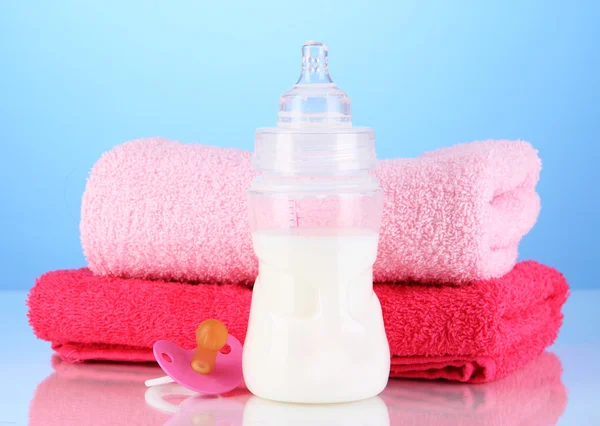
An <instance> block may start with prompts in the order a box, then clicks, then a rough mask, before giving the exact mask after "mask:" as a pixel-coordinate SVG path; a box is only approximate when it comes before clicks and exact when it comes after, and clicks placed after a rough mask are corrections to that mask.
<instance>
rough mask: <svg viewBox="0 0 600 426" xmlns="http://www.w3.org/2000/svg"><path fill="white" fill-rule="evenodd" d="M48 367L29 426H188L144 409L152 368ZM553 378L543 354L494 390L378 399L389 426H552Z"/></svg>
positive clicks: (398, 388) (400, 392)
mask: <svg viewBox="0 0 600 426" xmlns="http://www.w3.org/2000/svg"><path fill="white" fill-rule="evenodd" d="M53 364H54V365H53V367H54V370H55V372H54V373H53V374H52V375H50V376H49V377H48V378H46V379H45V380H44V381H43V382H42V383H40V384H39V385H38V387H37V390H36V392H35V396H34V398H33V400H32V402H31V406H30V410H29V419H30V422H29V424H30V425H31V426H41V425H45V426H65V425H77V426H85V425H94V426H103V425H140V424H143V425H145V426H153V425H157V426H158V425H164V424H167V422H168V421H171V422H172V423H169V424H192V422H185V423H183V422H174V421H173V420H174V418H175V416H178V414H179V413H178V414H174V415H172V414H171V413H169V412H163V411H158V410H156V409H154V408H152V407H150V406H149V405H148V404H146V402H145V401H144V397H143V396H142V395H144V392H145V391H147V388H146V387H145V386H144V380H147V379H149V378H154V377H157V376H159V375H160V369H159V368H158V367H148V366H146V365H140V366H137V367H133V366H131V365H118V364H117V365H108V364H100V363H94V364H76V365H73V364H67V363H64V362H60V361H55V362H54V363H53ZM561 374H562V367H561V365H560V361H559V360H558V358H557V357H556V356H555V355H554V354H552V353H548V352H546V353H543V354H542V355H541V356H539V357H538V358H536V359H535V360H533V361H532V362H530V363H529V364H528V365H527V366H526V367H524V368H522V369H520V370H519V371H518V372H516V373H515V374H512V375H511V376H510V377H506V378H504V379H502V380H498V381H496V382H494V383H489V384H484V385H464V384H454V383H441V382H440V383H423V382H421V381H411V380H402V381H400V380H396V381H392V382H390V383H389V385H388V387H387V388H386V389H385V390H384V391H383V393H382V394H381V395H380V397H381V399H382V400H383V401H385V404H386V405H387V411H388V415H389V424H390V425H419V426H427V425H432V426H433V425H435V426H441V425H442V426H443V425H495V426H500V425H511V426H512V425H525V424H527V425H530V424H535V425H553V424H555V423H556V422H557V421H558V419H559V417H560V416H561V415H562V413H563V411H564V409H565V406H566V402H567V393H566V389H565V387H564V385H563V383H562V381H561ZM251 398H252V397H251V395H250V394H249V393H248V391H244V390H241V391H239V392H236V393H232V394H230V395H227V396H226V397H224V398H217V399H215V398H211V399H199V398H198V397H196V398H194V399H195V401H194V404H195V405H193V406H194V407H197V410H196V414H201V416H197V418H199V419H200V420H202V419H206V418H209V419H211V420H219V419H220V416H219V415H220V414H223V412H222V411H221V410H222V407H223V406H224V404H223V402H227V405H226V407H227V410H226V411H225V413H226V416H225V417H227V418H231V417H233V416H235V417H237V418H240V419H241V418H243V416H244V414H245V410H246V407H247V406H248V405H247V401H248V400H249V399H251ZM167 399H169V398H167ZM74 402H76V403H74ZM178 402H179V399H175V398H174V397H173V400H172V402H171V404H173V405H172V406H171V407H173V411H175V409H174V405H175V404H177V403H178ZM267 407H268V406H266V407H265V408H267ZM350 407H351V406H350ZM309 409H310V408H309ZM335 409H336V408H332V410H335ZM285 413H288V414H287V417H286V416H285V415H282V411H280V410H277V409H275V410H271V412H270V411H269V410H266V409H265V410H263V411H262V414H263V415H265V416H267V415H270V416H273V417H274V416H276V415H277V414H279V415H280V416H281V417H279V419H281V420H282V423H284V422H285V421H286V420H291V419H290V417H289V416H290V414H289V411H286V412H285ZM291 415H292V416H294V415H297V412H292V414H291ZM172 416H173V417H172ZM186 420H188V421H189V420H190V419H189V418H188V419H186ZM194 424H196V423H194ZM202 424H204V423H202ZM207 424H208V423H207ZM211 424H212V423H211ZM216 424H222V423H216ZM227 424H229V423H227ZM240 424H241V423H240ZM286 424H287V423H286ZM296 424H297V423H296ZM321 424H324V422H322V423H321ZM357 424H358V423H357ZM367 424H372V423H367Z"/></svg>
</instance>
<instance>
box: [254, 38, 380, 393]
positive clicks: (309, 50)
mask: <svg viewBox="0 0 600 426" xmlns="http://www.w3.org/2000/svg"><path fill="white" fill-rule="evenodd" d="M327 54H328V50H327V46H326V45H325V44H323V43H318V42H312V41H311V42H307V43H306V44H305V45H304V46H303V47H302V73H301V75H300V78H299V80H298V82H297V83H296V84H294V86H293V87H292V88H291V89H289V90H288V91H287V92H285V93H284V94H283V95H282V96H281V98H280V100H279V117H278V123H277V126H276V127H275V128H264V129H258V130H257V131H256V141H255V148H254V156H253V166H254V168H255V169H256V170H257V171H259V172H260V173H259V175H258V177H256V178H255V179H254V181H253V182H252V186H251V188H250V191H249V210H250V211H249V213H250V223H251V228H252V240H253V245H254V251H255V253H256V256H257V257H258V262H259V275H258V277H257V279H256V283H255V285H254V292H253V296H252V307H251V310H250V320H249V324H248V332H247V335H246V340H245V343H244V349H243V371H244V379H245V382H246V385H247V386H248V389H249V390H250V391H251V392H252V393H254V394H255V395H257V396H260V397H263V398H267V399H272V400H277V401H284V402H297V403H332V402H345V401H354V400H359V399H364V398H369V397H372V396H374V395H377V394H378V393H379V392H381V391H382V390H383V389H384V387H385V386H386V383H387V378H388V375H389V370H390V353H389V347H388V342H387V339H386V335H385V330H384V326H383V317H382V314H381V305H380V303H379V300H378V299H377V296H376V295H375V293H374V292H373V264H374V262H375V259H376V257H377V244H378V240H379V229H380V223H381V211H382V192H381V189H380V187H379V182H378V180H377V179H376V178H375V177H374V176H373V175H372V173H370V172H371V170H373V168H374V167H375V159H376V156H375V137H374V132H373V130H372V129H370V128H360V127H353V126H352V114H351V102H350V99H349V97H348V95H347V94H346V93H345V92H344V91H343V90H341V89H340V88H338V87H337V86H336V85H335V83H333V81H332V80H331V77H330V75H329V71H328V57H327Z"/></svg>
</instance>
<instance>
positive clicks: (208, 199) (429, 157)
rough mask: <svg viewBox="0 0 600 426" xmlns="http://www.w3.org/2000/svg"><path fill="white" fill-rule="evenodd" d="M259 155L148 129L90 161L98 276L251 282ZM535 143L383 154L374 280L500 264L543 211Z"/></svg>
mask: <svg viewBox="0 0 600 426" xmlns="http://www.w3.org/2000/svg"><path fill="white" fill-rule="evenodd" d="M250 157H251V154H250V153H249V152H247V151H241V150H236V149H227V148H217V147H210V146H204V145H198V144H196V145H190V144H182V143H179V142H174V141H169V140H166V139H157V138H155V139H140V140H135V141H131V142H127V143H125V144H122V145H119V146H117V147H115V148H114V149H112V150H110V151H109V152H107V153H105V154H104V155H103V156H102V158H101V159H100V160H99V161H98V162H97V163H96V164H95V165H94V167H93V169H92V171H91V174H90V177H89V180H88V183H87V187H86V190H85V193H84V196H83V205H82V214H81V241H82V245H83V249H84V253H85V256H86V258H87V261H88V263H89V267H90V269H91V270H92V271H93V272H94V273H96V274H100V275H109V276H120V277H135V278H145V279H166V280H186V281H199V282H202V281H206V282H222V283H226V282H238V283H248V284H251V283H253V282H254V280H255V278H256V275H257V261H256V258H255V256H254V252H253V250H252V241H251V235H250V228H249V220H248V213H247V197H246V192H247V190H248V188H249V186H250V181H251V180H252V178H253V177H254V175H255V173H254V172H253V171H252V169H251V166H250ZM539 172H540V160H539V158H538V156H537V151H536V150H535V149H533V148H532V146H531V145H530V144H529V143H527V142H522V141H485V142H472V143H467V144H461V145H457V146H454V147H450V148H444V149H440V150H436V151H433V152H430V153H426V154H425V155H423V156H421V157H419V158H415V159H395V160H383V161H380V162H379V165H378V168H377V171H376V174H377V176H378V177H379V179H380V180H381V185H382V188H383V191H384V199H385V201H384V211H383V224H382V230H381V239H380V245H379V254H378V258H377V261H376V263H375V266H374V279H375V281H396V280H416V281H427V282H455V283H463V282H468V281H473V280H476V279H489V278H494V277H499V276H501V275H504V274H505V273H507V272H508V271H510V270H511V268H512V267H513V266H514V265H515V263H516V260H517V249H518V244H519V241H520V240H521V238H522V237H523V236H524V235H525V234H526V233H527V232H529V230H530V229H531V228H532V226H533V225H534V223H535V221H536V220H537V217H538V214H539V210H540V202H539V197H538V195H537V193H536V192H535V186H536V183H537V181H538V178H539Z"/></svg>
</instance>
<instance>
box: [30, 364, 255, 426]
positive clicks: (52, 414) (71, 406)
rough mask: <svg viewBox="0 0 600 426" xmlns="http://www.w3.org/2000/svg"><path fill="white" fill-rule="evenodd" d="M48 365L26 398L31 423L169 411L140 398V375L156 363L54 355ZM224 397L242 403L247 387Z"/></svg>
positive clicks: (149, 424) (109, 419)
mask: <svg viewBox="0 0 600 426" xmlns="http://www.w3.org/2000/svg"><path fill="white" fill-rule="evenodd" d="M52 366H53V368H54V370H55V372H54V373H53V374H51V375H50V376H49V377H47V378H46V379H45V380H44V381H43V382H42V383H40V384H39V385H38V387H37V389H36V392H35V396H34V398H33V401H32V402H31V406H30V409H29V420H30V421H29V425H31V426H42V425H44V426H86V425H90V426H92V425H93V426H104V425H106V426H108V425H111V426H120V425H123V426H135V425H144V426H155V425H156V426H158V425H160V426H163V425H165V424H167V422H168V421H169V419H170V418H171V417H172V413H170V412H163V411H160V410H157V409H156V408H153V407H150V406H148V405H147V403H146V402H145V401H144V393H145V392H146V391H147V390H148V388H146V386H145V385H144V381H145V380H148V379H153V378H156V377H159V376H162V375H164V373H163V372H162V370H161V369H160V367H158V366H157V365H156V364H137V365H131V364H116V363H108V364H107V363H104V364H103V363H86V364H70V363H66V362H63V361H61V360H60V358H58V357H54V358H53V359H52ZM166 386H167V387H168V386H169V385H166ZM177 386H178V385H177ZM164 387H165V386H162V387H161V388H164ZM174 388H176V387H174ZM180 389H183V388H180ZM157 391H159V392H157V393H161V392H162V389H157ZM184 391H185V390H184ZM188 396H189V393H188V392H185V393H184V392H181V395H179V394H178V393H175V394H174V395H169V396H166V395H165V397H164V400H165V401H166V402H167V403H168V404H173V405H178V404H179V403H181V401H182V400H183V399H185V398H187V397H188ZM224 397H225V398H228V399H230V400H235V401H237V402H238V403H239V404H238V405H239V406H240V407H242V408H243V406H244V402H245V401H246V400H247V399H248V397H249V393H248V391H247V390H245V389H238V390H235V391H232V392H229V393H228V394H226V395H224ZM176 424H186V425H187V424H204V423H191V422H189V423H176ZM207 424H208V423H207Z"/></svg>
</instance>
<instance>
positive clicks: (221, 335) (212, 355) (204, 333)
mask: <svg viewBox="0 0 600 426" xmlns="http://www.w3.org/2000/svg"><path fill="white" fill-rule="evenodd" d="M227 337H228V333H227V327H225V324H223V323H222V322H221V321H217V320H215V319H209V320H206V321H204V322H203V323H202V324H200V325H199V326H198V328H197V329H196V344H197V345H198V346H197V347H196V350H195V351H194V354H193V355H192V361H191V363H190V366H191V367H192V370H194V371H195V372H196V373H199V374H209V373H211V372H212V371H213V370H214V369H215V363H216V361H217V354H218V353H219V351H220V350H221V349H222V348H223V346H225V344H226V343H227Z"/></svg>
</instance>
